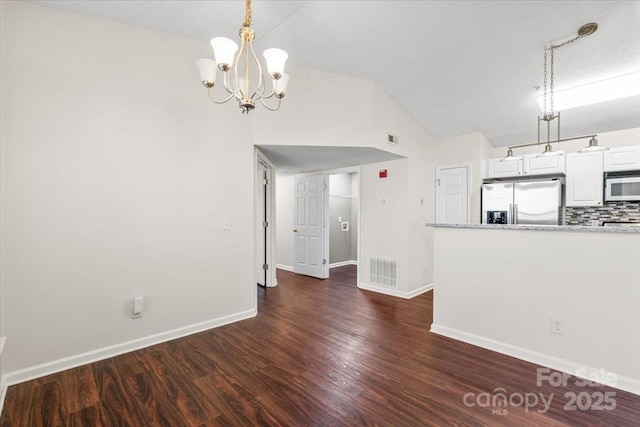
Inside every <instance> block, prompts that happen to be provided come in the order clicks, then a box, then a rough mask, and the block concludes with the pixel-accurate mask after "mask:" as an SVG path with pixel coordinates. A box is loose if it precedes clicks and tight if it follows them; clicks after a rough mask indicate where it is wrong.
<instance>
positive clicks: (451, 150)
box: [434, 132, 493, 224]
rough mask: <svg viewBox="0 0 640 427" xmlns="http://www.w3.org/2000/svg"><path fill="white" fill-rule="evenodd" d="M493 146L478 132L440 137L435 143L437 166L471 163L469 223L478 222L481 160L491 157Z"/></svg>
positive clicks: (481, 173)
mask: <svg viewBox="0 0 640 427" xmlns="http://www.w3.org/2000/svg"><path fill="white" fill-rule="evenodd" d="M492 154H493V147H492V146H491V144H489V141H487V139H486V138H485V137H484V135H482V134H481V133H480V132H475V133H470V134H467V135H460V136H456V137H452V138H447V139H440V140H438V141H437V142H436V144H435V154H434V155H435V157H436V161H437V166H447V165H455V164H464V163H471V189H470V190H471V223H473V224H479V223H480V199H481V196H480V188H481V186H482V175H483V160H484V159H486V158H488V157H491V156H492Z"/></svg>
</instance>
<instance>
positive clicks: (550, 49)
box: [502, 22, 608, 161]
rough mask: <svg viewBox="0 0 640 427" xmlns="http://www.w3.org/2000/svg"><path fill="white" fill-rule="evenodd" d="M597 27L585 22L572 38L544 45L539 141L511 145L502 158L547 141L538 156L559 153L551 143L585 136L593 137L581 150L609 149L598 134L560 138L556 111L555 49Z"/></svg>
mask: <svg viewBox="0 0 640 427" xmlns="http://www.w3.org/2000/svg"><path fill="white" fill-rule="evenodd" d="M597 29H598V24H596V23H595V22H591V23H588V24H584V25H583V26H582V27H580V28H579V29H578V33H577V34H576V35H574V36H572V37H571V38H569V39H567V40H564V41H563V42H561V43H558V44H553V43H551V44H549V46H544V96H543V104H542V111H543V115H542V116H538V142H536V143H532V144H521V145H514V146H511V147H508V151H507V156H506V157H503V158H502V160H504V161H507V160H514V159H515V157H513V149H514V148H520V147H530V146H533V145H541V144H542V142H546V144H545V146H544V151H543V152H541V153H540V154H538V156H537V157H542V156H552V155H556V154H559V153H556V152H554V151H553V148H552V147H551V144H554V143H558V142H564V141H572V140H575V139H583V138H591V139H590V140H589V146H587V147H586V148H583V149H582V150H580V152H585V151H586V152H589V151H601V150H608V148H606V147H602V146H599V145H598V141H597V140H596V138H595V137H596V135H584V136H575V137H571V138H562V139H561V138H560V112H559V111H555V90H554V89H555V88H554V74H553V72H554V67H553V65H554V63H553V59H554V58H553V57H554V53H555V49H558V48H560V47H562V46H566V45H568V44H571V43H573V42H575V41H576V40H578V39H581V38H583V37H587V36H589V35H591V34H593V33H595V32H596V30H597ZM548 57H550V61H547V58H548ZM547 70H548V71H549V72H548V74H549V79H548V80H547ZM556 120H557V121H556ZM553 121H556V122H555V124H556V129H557V133H558V136H557V138H556V139H555V140H551V122H553ZM543 122H546V127H547V140H546V141H541V140H540V125H541V123H543ZM596 147H597V148H596Z"/></svg>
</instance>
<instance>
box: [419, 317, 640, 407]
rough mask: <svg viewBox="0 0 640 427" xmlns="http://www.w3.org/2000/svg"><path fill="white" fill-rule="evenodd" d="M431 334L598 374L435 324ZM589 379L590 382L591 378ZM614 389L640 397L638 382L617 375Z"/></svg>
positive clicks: (570, 370)
mask: <svg viewBox="0 0 640 427" xmlns="http://www.w3.org/2000/svg"><path fill="white" fill-rule="evenodd" d="M431 332H433V333H434V334H438V335H442V336H445V337H448V338H453V339H454V340H458V341H462V342H466V343H467V344H471V345H475V346H478V347H482V348H486V349H488V350H491V351H496V352H498V353H502V354H506V355H507V356H511V357H515V358H516V359H521V360H525V361H527V362H531V363H535V364H537V365H542V366H546V367H548V368H551V369H555V370H557V371H561V372H566V373H568V374H571V375H575V374H576V372H577V371H578V370H584V369H585V368H587V369H589V370H591V369H594V370H595V371H596V372H599V370H598V369H596V368H591V367H585V366H584V365H583V364H580V363H577V362H572V361H570V360H564V359H559V358H557V357H554V356H549V355H548V354H543V353H538V352H536V351H532V350H528V349H526V348H522V347H517V346H515V345H511V344H506V343H503V342H501V341H495V340H492V339H490V338H485V337H481V336H479V335H474V334H470V333H468V332H463V331H460V330H458V329H453V328H449V327H446V326H441V325H436V324H435V323H433V324H431ZM596 377H597V376H594V378H596ZM589 379H590V380H592V378H589ZM614 387H615V388H617V389H620V390H624V391H628V392H629V393H633V394H637V395H640V380H636V379H633V378H629V377H623V376H620V375H618V378H617V382H616V385H615V386H614Z"/></svg>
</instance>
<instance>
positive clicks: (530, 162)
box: [523, 151, 565, 175]
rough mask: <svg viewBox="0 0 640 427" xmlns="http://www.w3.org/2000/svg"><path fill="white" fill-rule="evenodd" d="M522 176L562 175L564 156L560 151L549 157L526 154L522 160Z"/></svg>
mask: <svg viewBox="0 0 640 427" xmlns="http://www.w3.org/2000/svg"><path fill="white" fill-rule="evenodd" d="M523 163H524V166H523V174H524V175H548V174H564V172H565V155H564V152H562V151H554V154H552V155H549V156H541V157H538V154H527V155H525V156H524V158H523Z"/></svg>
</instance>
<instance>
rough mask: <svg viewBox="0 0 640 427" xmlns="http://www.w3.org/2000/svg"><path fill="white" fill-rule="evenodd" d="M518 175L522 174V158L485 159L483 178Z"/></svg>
mask: <svg viewBox="0 0 640 427" xmlns="http://www.w3.org/2000/svg"><path fill="white" fill-rule="evenodd" d="M520 175H522V158H516V159H514V160H504V161H503V160H502V158H498V159H488V160H485V163H484V177H485V178H508V177H512V176H520Z"/></svg>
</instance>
